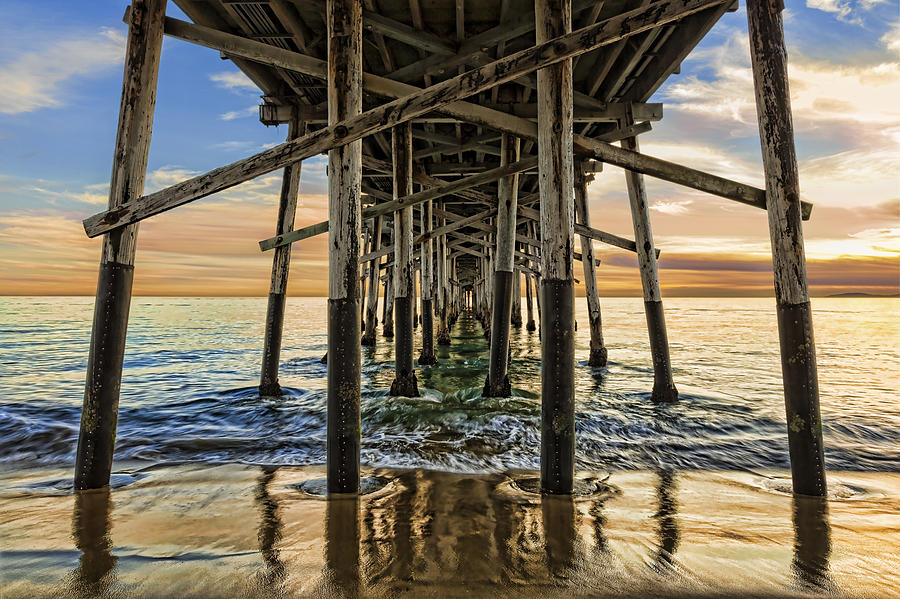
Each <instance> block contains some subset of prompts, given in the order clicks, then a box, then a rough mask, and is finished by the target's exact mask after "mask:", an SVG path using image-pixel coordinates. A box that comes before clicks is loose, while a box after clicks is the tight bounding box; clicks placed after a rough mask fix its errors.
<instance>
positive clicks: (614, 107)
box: [483, 102, 663, 123]
mask: <svg viewBox="0 0 900 599" xmlns="http://www.w3.org/2000/svg"><path fill="white" fill-rule="evenodd" d="M483 106H486V107H488V108H492V109H494V110H498V111H500V112H505V113H507V114H514V115H516V116H518V117H522V118H525V119H536V118H537V104H536V103H534V102H496V103H486V104H483ZM632 106H634V120H635V121H637V122H642V121H659V120H662V117H663V105H662V104H661V103H659V102H652V103H645V102H635V103H633V104H632ZM625 108H626V103H624V102H610V103H608V104H605V105H603V107H602V108H601V107H597V108H592V107H582V106H576V107H574V108H573V109H572V118H573V120H574V121H575V122H577V123H578V122H580V123H588V122H608V123H615V122H618V121H620V120H622V119H624V118H625Z"/></svg>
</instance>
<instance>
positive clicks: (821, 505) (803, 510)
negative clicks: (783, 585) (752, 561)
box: [791, 495, 833, 590]
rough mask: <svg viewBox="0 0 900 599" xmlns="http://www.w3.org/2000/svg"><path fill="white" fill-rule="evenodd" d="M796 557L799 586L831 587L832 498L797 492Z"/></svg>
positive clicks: (794, 568) (793, 566) (795, 522)
mask: <svg viewBox="0 0 900 599" xmlns="http://www.w3.org/2000/svg"><path fill="white" fill-rule="evenodd" d="M793 520H794V559H793V561H792V562H791V569H792V570H793V572H794V576H795V577H796V580H797V583H798V584H799V586H801V587H803V588H804V589H806V590H829V589H831V588H832V587H833V583H832V581H831V579H830V576H829V573H828V562H829V557H830V556H831V526H830V524H829V522H828V500H827V499H825V498H824V497H809V496H805V495H794V498H793Z"/></svg>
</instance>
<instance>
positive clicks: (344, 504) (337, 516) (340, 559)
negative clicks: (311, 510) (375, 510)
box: [323, 494, 360, 599]
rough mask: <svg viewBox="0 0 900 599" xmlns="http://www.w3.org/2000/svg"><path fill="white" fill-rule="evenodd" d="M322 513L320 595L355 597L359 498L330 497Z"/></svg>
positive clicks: (358, 538)
mask: <svg viewBox="0 0 900 599" xmlns="http://www.w3.org/2000/svg"><path fill="white" fill-rule="evenodd" d="M325 501H326V512H325V568H324V572H323V575H324V576H323V579H324V580H323V582H324V594H325V596H330V597H341V598H346V599H351V598H353V597H358V596H359V590H360V589H359V587H360V570H359V546H360V537H359V497H358V496H356V495H338V494H334V495H331V496H329V497H328V499H326V500H325Z"/></svg>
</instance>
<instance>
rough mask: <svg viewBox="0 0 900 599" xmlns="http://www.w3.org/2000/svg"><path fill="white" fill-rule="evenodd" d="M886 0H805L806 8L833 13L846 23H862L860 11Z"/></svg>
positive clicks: (869, 8)
mask: <svg viewBox="0 0 900 599" xmlns="http://www.w3.org/2000/svg"><path fill="white" fill-rule="evenodd" d="M887 1H888V0H858V1H857V2H851V0H806V6H807V7H808V8H815V9H818V10H821V11H825V12H829V13H833V14H834V15H835V16H837V18H838V19H840V20H841V21H846V22H848V23H856V24H860V23H862V17H861V15H860V14H859V12H860V11H867V10H871V9H872V7H874V6H876V5H878V4H884V3H885V2H887Z"/></svg>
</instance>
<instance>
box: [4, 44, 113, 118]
mask: <svg viewBox="0 0 900 599" xmlns="http://www.w3.org/2000/svg"><path fill="white" fill-rule="evenodd" d="M124 52H125V37H124V36H123V35H122V34H121V33H119V32H118V31H115V30H113V29H101V30H99V31H97V32H95V33H93V34H92V35H89V36H78V37H74V36H73V37H72V38H70V39H63V40H60V41H56V42H53V43H50V44H48V45H46V46H45V47H44V48H42V49H40V50H37V51H30V52H25V53H24V54H20V55H19V56H16V57H14V58H12V59H11V60H10V61H9V62H6V63H5V64H3V65H0V113H4V114H19V113H23V112H31V111H33V110H37V109H39V108H48V107H57V106H61V105H62V104H63V103H64V100H63V99H64V98H66V97H67V94H66V93H65V91H64V89H63V84H64V83H66V81H67V80H70V79H73V78H77V77H86V76H96V75H98V74H101V73H103V72H105V71H106V70H108V69H110V68H111V67H113V66H116V65H119V64H121V63H122V60H123V56H124Z"/></svg>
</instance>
